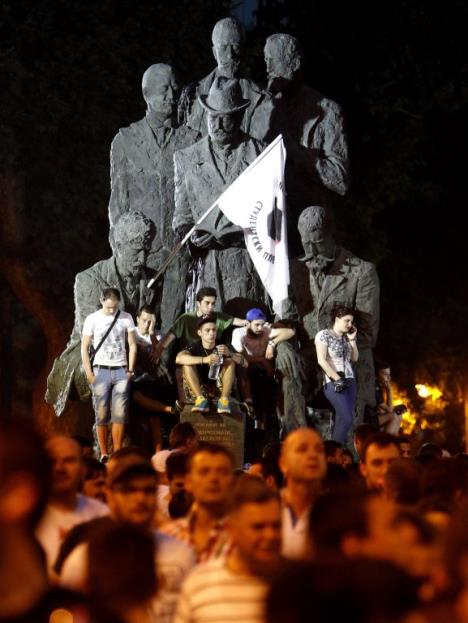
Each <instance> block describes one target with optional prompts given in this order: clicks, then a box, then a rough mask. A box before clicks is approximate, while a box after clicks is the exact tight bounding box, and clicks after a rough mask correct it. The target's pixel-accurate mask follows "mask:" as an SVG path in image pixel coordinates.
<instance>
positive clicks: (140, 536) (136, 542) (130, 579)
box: [88, 524, 158, 614]
mask: <svg viewBox="0 0 468 623" xmlns="http://www.w3.org/2000/svg"><path fill="white" fill-rule="evenodd" d="M88 549H89V554H88V556H89V581H90V584H89V585H90V587H91V598H92V599H93V600H95V602H96V603H98V604H100V607H103V608H104V609H105V610H106V611H110V612H112V613H113V614H117V613H118V612H119V611H121V610H122V609H126V608H128V607H130V606H133V605H136V604H139V603H141V602H147V601H148V600H149V599H150V598H151V597H152V596H153V595H154V594H155V592H156V589H157V585H158V581H157V576H156V570H155V565H154V558H155V549H156V543H155V540H154V536H153V534H152V532H150V531H148V530H143V529H142V528H140V527H138V526H135V525H132V524H110V525H109V524H107V525H106V526H105V527H104V526H103V527H102V529H100V530H96V531H95V532H94V533H93V535H92V537H91V539H90V541H89V546H88Z"/></svg>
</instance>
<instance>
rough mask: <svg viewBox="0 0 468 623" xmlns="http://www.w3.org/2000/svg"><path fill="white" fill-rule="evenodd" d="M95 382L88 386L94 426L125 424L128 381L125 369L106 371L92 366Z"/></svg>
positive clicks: (128, 389)
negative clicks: (90, 394) (91, 400)
mask: <svg viewBox="0 0 468 623" xmlns="http://www.w3.org/2000/svg"><path fill="white" fill-rule="evenodd" d="M93 372H94V375H95V377H96V380H95V381H94V383H93V384H92V385H90V388H91V392H92V395H93V407H94V413H95V415H96V425H97V426H104V425H106V424H108V423H109V422H112V423H113V424H125V422H126V421H127V415H128V405H129V394H130V380H129V378H128V376H127V368H123V367H122V368H112V369H110V370H109V369H107V368H104V367H101V366H94V367H93Z"/></svg>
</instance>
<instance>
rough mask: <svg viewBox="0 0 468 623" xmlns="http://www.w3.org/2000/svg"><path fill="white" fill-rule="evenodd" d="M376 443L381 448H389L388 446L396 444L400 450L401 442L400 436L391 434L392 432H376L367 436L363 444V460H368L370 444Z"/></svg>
mask: <svg viewBox="0 0 468 623" xmlns="http://www.w3.org/2000/svg"><path fill="white" fill-rule="evenodd" d="M372 444H375V445H376V446H378V447H379V448H387V447H388V446H395V447H396V448H398V451H400V444H399V443H398V437H395V435H390V433H375V435H371V436H370V437H367V438H366V440H365V442H364V445H363V446H362V456H361V460H362V462H363V463H364V462H365V460H366V454H367V449H368V448H369V446H370V445H372Z"/></svg>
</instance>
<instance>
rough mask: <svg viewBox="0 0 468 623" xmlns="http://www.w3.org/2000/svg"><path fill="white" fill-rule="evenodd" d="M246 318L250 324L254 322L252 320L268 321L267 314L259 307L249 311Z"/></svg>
mask: <svg viewBox="0 0 468 623" xmlns="http://www.w3.org/2000/svg"><path fill="white" fill-rule="evenodd" d="M245 317H246V318H247V320H248V321H249V322H252V320H265V321H266V319H267V317H266V314H265V313H264V312H262V310H261V309H259V308H258V307H253V308H252V309H249V311H248V312H247V314H246V316H245Z"/></svg>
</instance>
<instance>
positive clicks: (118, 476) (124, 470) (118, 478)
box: [109, 461, 156, 486]
mask: <svg viewBox="0 0 468 623" xmlns="http://www.w3.org/2000/svg"><path fill="white" fill-rule="evenodd" d="M138 476H155V477H156V472H155V471H154V469H153V466H152V465H151V463H150V462H149V461H140V462H139V463H130V464H128V463H122V464H121V465H116V466H115V468H114V469H113V470H112V472H111V474H109V485H110V486H113V485H116V484H123V483H124V482H127V481H128V480H131V479H132V478H137V477H138Z"/></svg>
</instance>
